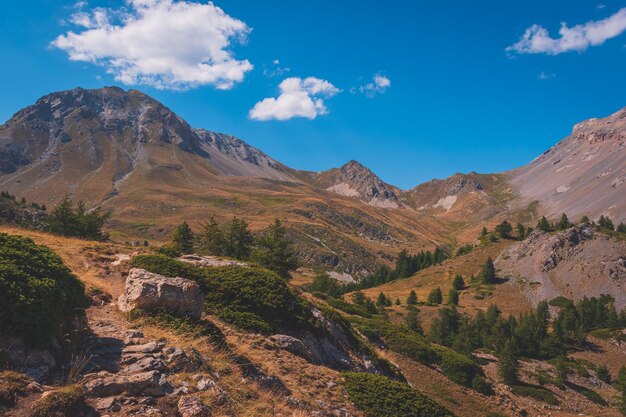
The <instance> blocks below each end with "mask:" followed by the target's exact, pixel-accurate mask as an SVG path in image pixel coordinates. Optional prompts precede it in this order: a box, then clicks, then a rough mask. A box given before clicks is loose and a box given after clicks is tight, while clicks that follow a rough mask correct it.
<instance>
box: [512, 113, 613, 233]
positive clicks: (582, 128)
mask: <svg viewBox="0 0 626 417" xmlns="http://www.w3.org/2000/svg"><path fill="white" fill-rule="evenodd" d="M509 175H510V181H511V184H512V185H513V189H514V192H515V193H516V194H519V195H520V199H519V200H518V203H519V204H520V205H523V204H527V203H528V202H531V201H534V200H537V201H539V202H541V204H542V206H543V207H544V209H545V212H546V213H547V214H548V215H549V216H552V217H556V216H558V215H560V213H562V212H565V213H567V214H568V216H569V217H570V218H572V219H578V218H579V217H581V216H583V215H588V216H590V217H592V218H597V217H599V216H600V215H602V214H604V215H608V216H610V217H611V218H612V219H613V220H617V222H618V223H619V222H620V221H624V220H626V198H624V195H625V193H626V109H622V110H620V111H618V112H617V113H615V114H613V115H611V116H609V117H606V118H604V119H590V120H587V121H585V122H582V123H579V124H577V125H576V126H574V129H573V130H572V134H571V135H570V136H568V137H567V138H565V139H563V140H562V141H561V142H559V143H557V144H556V145H555V146H553V147H552V148H550V149H549V150H547V151H546V152H544V153H543V154H542V155H541V156H539V157H538V158H536V159H535V160H534V161H532V162H531V163H530V164H528V165H526V166H524V167H521V168H518V169H517V170H514V171H512V172H510V173H509Z"/></svg>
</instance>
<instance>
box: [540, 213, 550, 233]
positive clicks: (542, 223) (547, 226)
mask: <svg viewBox="0 0 626 417" xmlns="http://www.w3.org/2000/svg"><path fill="white" fill-rule="evenodd" d="M537 229H539V230H542V231H544V232H549V231H550V229H551V227H550V223H549V222H548V219H546V216H543V217H542V218H541V219H539V221H538V222H537Z"/></svg>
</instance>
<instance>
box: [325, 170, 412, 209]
mask: <svg viewBox="0 0 626 417" xmlns="http://www.w3.org/2000/svg"><path fill="white" fill-rule="evenodd" d="M315 183H316V185H319V186H321V187H324V188H326V189H327V190H328V191H332V192H335V193H337V194H341V195H345V196H348V197H355V198H358V199H359V200H361V201H363V202H364V203H367V204H369V205H372V206H376V207H385V208H398V207H400V205H401V203H400V198H399V193H400V190H398V189H397V188H395V187H393V186H391V185H389V184H387V183H385V182H383V181H382V180H381V179H380V178H378V177H377V176H376V174H374V173H373V172H372V171H370V170H369V169H368V168H366V167H364V166H363V165H361V164H360V163H359V162H357V161H354V160H353V161H350V162H348V163H347V164H345V165H343V166H342V167H341V168H334V169H331V170H328V171H325V172H322V173H320V174H319V175H318V177H317V179H316V180H315Z"/></svg>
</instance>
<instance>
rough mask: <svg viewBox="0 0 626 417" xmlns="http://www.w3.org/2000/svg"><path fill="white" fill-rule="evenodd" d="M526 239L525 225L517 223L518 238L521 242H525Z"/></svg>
mask: <svg viewBox="0 0 626 417" xmlns="http://www.w3.org/2000/svg"><path fill="white" fill-rule="evenodd" d="M525 237H526V228H525V227H524V225H523V224H521V223H517V238H518V239H519V240H524V238H525Z"/></svg>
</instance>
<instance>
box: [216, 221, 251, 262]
mask: <svg viewBox="0 0 626 417" xmlns="http://www.w3.org/2000/svg"><path fill="white" fill-rule="evenodd" d="M222 230H223V233H224V256H229V257H231V258H235V259H247V258H248V257H249V256H250V251H251V248H252V244H253V243H254V237H253V236H252V233H251V232H250V230H248V223H247V222H246V221H245V220H243V219H239V218H237V217H233V218H232V219H231V220H229V221H227V222H226V223H224V225H223V226H222Z"/></svg>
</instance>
